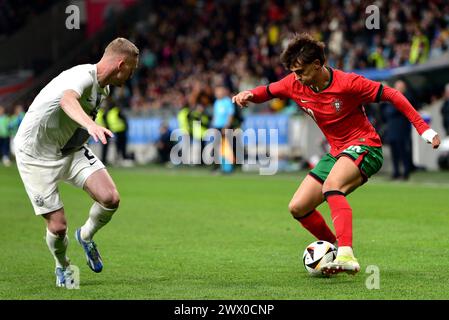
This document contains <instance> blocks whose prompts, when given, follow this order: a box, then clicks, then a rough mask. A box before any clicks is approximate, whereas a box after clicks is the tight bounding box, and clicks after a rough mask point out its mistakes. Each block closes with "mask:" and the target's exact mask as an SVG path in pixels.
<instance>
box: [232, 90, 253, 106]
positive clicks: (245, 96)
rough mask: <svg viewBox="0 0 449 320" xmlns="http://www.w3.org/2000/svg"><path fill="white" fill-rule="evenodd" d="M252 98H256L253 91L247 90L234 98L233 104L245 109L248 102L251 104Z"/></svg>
mask: <svg viewBox="0 0 449 320" xmlns="http://www.w3.org/2000/svg"><path fill="white" fill-rule="evenodd" d="M252 97H254V94H253V93H252V92H251V91H249V90H246V91H242V92H240V93H238V94H237V95H235V96H233V97H232V102H233V103H237V105H238V106H239V107H240V108H244V107H246V106H247V105H248V102H250V100H251V98H252Z"/></svg>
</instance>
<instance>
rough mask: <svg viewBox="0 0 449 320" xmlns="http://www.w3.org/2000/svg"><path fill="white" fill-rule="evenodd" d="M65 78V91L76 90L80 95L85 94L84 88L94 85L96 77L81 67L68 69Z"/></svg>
mask: <svg viewBox="0 0 449 320" xmlns="http://www.w3.org/2000/svg"><path fill="white" fill-rule="evenodd" d="M64 80H65V84H64V91H65V90H74V91H75V92H76V93H78V94H79V95H80V96H82V95H83V92H84V90H86V89H87V88H88V87H90V86H92V85H93V83H94V79H93V78H92V75H91V74H90V73H89V72H88V71H86V70H79V69H78V70H77V69H72V70H68V71H66V74H65V77H64Z"/></svg>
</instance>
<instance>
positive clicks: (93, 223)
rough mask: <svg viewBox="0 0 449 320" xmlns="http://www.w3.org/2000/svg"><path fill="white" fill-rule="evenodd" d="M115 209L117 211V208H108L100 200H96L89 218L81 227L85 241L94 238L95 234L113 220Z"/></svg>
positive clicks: (82, 237)
mask: <svg viewBox="0 0 449 320" xmlns="http://www.w3.org/2000/svg"><path fill="white" fill-rule="evenodd" d="M115 211H117V208H114V209H108V208H105V207H103V206H102V205H100V204H99V203H98V202H94V204H93V205H92V207H91V208H90V211H89V219H87V221H86V223H85V224H84V226H82V227H81V239H83V240H84V241H90V240H92V237H93V236H94V234H95V233H96V232H97V231H98V230H99V229H100V228H102V227H103V226H104V225H105V224H107V223H108V222H109V221H110V220H111V218H112V215H113V214H114V212H115Z"/></svg>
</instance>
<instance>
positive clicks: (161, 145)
mask: <svg viewBox="0 0 449 320" xmlns="http://www.w3.org/2000/svg"><path fill="white" fill-rule="evenodd" d="M159 132H160V136H159V140H158V141H157V143H156V148H157V153H158V162H159V163H161V164H164V163H167V162H169V161H170V151H171V148H172V147H173V145H174V142H173V141H171V140H170V135H171V131H170V130H169V127H168V125H167V124H166V123H162V125H161V127H160V130H159Z"/></svg>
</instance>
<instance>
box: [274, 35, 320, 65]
mask: <svg viewBox="0 0 449 320" xmlns="http://www.w3.org/2000/svg"><path fill="white" fill-rule="evenodd" d="M324 47H325V45H324V43H323V42H321V41H318V40H315V39H314V38H313V37H312V36H311V35H310V34H309V33H301V34H298V33H297V34H295V35H294V37H293V38H292V39H291V40H290V42H289V43H288V45H287V48H285V50H284V52H282V54H281V62H282V64H283V65H284V67H285V68H287V69H291V68H292V67H293V65H294V64H295V63H296V62H297V61H298V60H299V61H300V62H301V63H302V64H309V63H312V62H313V61H315V59H318V60H319V61H320V63H321V65H324V61H326V56H325V54H324Z"/></svg>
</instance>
